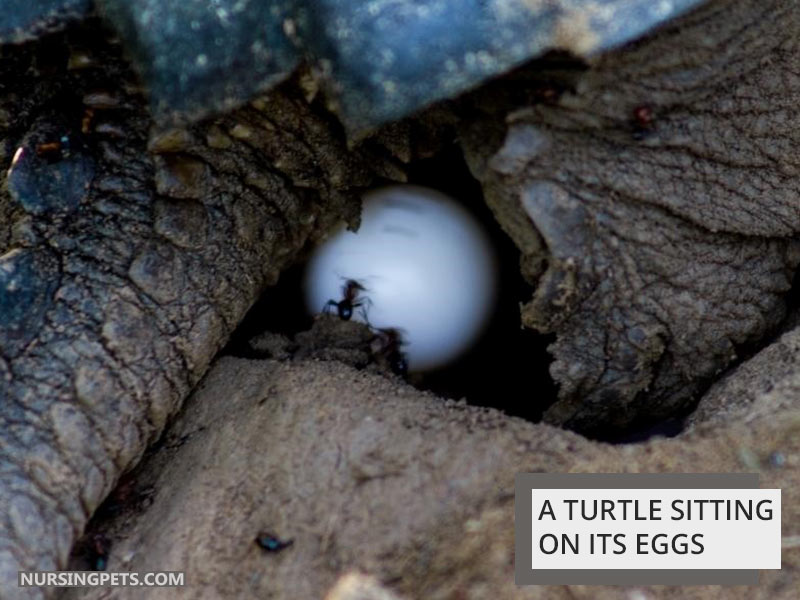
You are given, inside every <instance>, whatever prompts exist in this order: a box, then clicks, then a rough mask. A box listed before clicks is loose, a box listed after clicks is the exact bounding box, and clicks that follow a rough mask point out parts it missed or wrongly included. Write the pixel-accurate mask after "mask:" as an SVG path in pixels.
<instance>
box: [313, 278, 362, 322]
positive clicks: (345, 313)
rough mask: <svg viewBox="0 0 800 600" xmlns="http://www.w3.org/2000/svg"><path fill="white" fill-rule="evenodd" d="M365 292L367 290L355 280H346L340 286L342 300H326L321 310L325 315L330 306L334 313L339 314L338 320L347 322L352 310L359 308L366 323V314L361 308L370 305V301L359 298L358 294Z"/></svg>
mask: <svg viewBox="0 0 800 600" xmlns="http://www.w3.org/2000/svg"><path fill="white" fill-rule="evenodd" d="M366 291H367V289H366V288H365V287H364V286H363V285H361V284H360V283H358V282H357V281H356V280H355V279H348V280H347V281H345V283H344V285H343V286H342V296H343V298H342V299H341V300H339V301H338V302H337V301H336V300H328V303H327V304H326V305H325V308H323V312H325V313H327V312H328V311H329V310H330V307H331V306H335V307H336V311H337V312H338V313H339V318H340V319H342V320H343V321H349V320H350V317H352V316H353V309H354V308H357V307H359V306H361V307H362V311H363V313H364V320H365V321H366V320H367V314H366V310H365V309H364V308H363V307H364V305H367V304H370V300H369V298H359V294H360V293H361V292H366Z"/></svg>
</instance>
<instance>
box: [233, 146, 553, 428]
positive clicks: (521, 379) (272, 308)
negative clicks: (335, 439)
mask: <svg viewBox="0 0 800 600" xmlns="http://www.w3.org/2000/svg"><path fill="white" fill-rule="evenodd" d="M409 183H410V184H415V185H421V186H426V187H429V188H433V189H436V190H439V191H441V192H443V193H445V194H447V195H449V196H451V197H453V198H455V199H456V200H458V201H460V202H461V203H462V204H464V205H465V206H466V207H468V208H469V209H470V210H471V211H472V212H473V214H474V215H475V216H476V217H477V218H478V219H479V220H480V221H481V222H482V223H484V224H485V226H486V229H487V233H488V234H489V236H490V237H491V239H492V242H493V244H494V246H495V249H496V251H497V255H498V262H499V267H500V269H499V271H500V272H499V287H498V290H497V294H498V296H497V297H498V300H497V306H496V310H495V313H494V316H493V317H492V320H491V322H490V323H489V325H488V326H487V328H486V330H485V332H484V334H483V335H482V337H481V338H480V339H479V341H478V342H477V343H476V344H475V345H474V346H473V347H472V348H471V349H470V350H469V351H468V352H467V353H465V354H464V355H462V357H461V358H460V359H459V360H458V361H457V362H455V363H453V364H451V365H450V366H448V367H446V368H443V369H440V370H437V371H431V372H427V373H424V374H412V376H411V377H410V383H412V384H413V385H415V386H416V387H417V388H419V389H423V390H430V391H431V392H433V393H435V394H437V395H438V396H441V397H443V398H452V399H456V400H458V399H462V398H464V399H466V401H467V402H468V403H469V404H471V405H475V406H485V407H492V408H497V409H499V410H502V411H503V412H505V413H506V414H509V415H513V416H517V417H521V418H523V419H526V420H529V421H539V420H540V419H541V416H542V413H543V412H544V410H545V409H546V408H547V407H548V406H550V405H551V404H552V403H553V402H554V401H555V399H556V392H557V390H556V385H555V384H554V383H553V380H552V379H551V377H550V374H549V372H548V369H549V366H550V362H551V360H552V358H551V356H550V355H549V354H548V353H547V346H548V345H549V344H550V343H552V342H553V340H554V338H553V337H552V336H544V335H539V334H537V333H535V332H533V331H531V330H528V329H522V328H521V327H520V316H519V315H520V313H519V310H520V309H519V303H520V302H521V301H524V300H527V299H529V298H530V297H531V294H532V289H531V287H530V286H529V285H528V284H527V283H526V282H525V281H524V279H523V278H522V276H521V275H520V272H519V250H518V249H517V248H516V246H515V245H514V243H513V242H512V241H511V239H510V238H509V237H508V236H507V235H506V234H505V233H504V232H503V231H502V229H501V228H500V226H499V225H498V223H497V221H496V220H495V219H494V217H493V215H492V213H491V211H490V210H489V208H488V207H487V206H486V204H485V203H484V201H483V195H482V190H481V187H480V184H479V183H478V182H477V181H476V180H475V179H474V178H473V177H472V174H471V173H470V172H469V170H468V168H467V165H466V163H465V162H464V159H463V156H462V155H461V152H460V150H459V149H458V148H457V147H456V146H455V145H453V146H451V147H448V148H446V149H445V150H444V151H443V152H440V153H439V154H437V156H436V157H434V158H431V159H427V160H421V161H418V162H416V163H414V164H412V165H411V167H410V170H409ZM303 269H304V265H302V264H298V265H295V266H294V267H292V268H290V269H288V270H286V271H284V272H283V273H282V274H281V278H280V281H279V283H278V284H277V285H276V286H275V287H273V288H271V289H270V290H268V291H267V293H266V294H264V296H263V298H262V299H261V300H259V301H258V302H257V303H256V304H255V305H254V306H253V308H252V309H251V310H250V312H249V313H248V314H247V317H246V318H245V319H244V321H243V322H242V324H241V325H240V326H239V328H238V329H237V330H236V332H235V333H234V335H233V336H232V338H231V341H230V342H229V344H228V346H227V348H226V349H225V351H224V352H225V353H226V354H232V355H235V356H243V357H251V358H255V357H256V356H254V355H253V351H252V350H251V349H250V346H249V345H248V343H247V342H248V340H250V339H251V338H252V337H254V336H256V335H258V334H259V333H261V332H264V331H271V332H273V333H280V334H285V335H288V336H293V335H294V334H296V333H297V332H300V331H305V330H307V329H309V328H310V327H311V324H312V321H313V317H311V316H310V315H308V314H307V313H306V311H305V304H304V301H303V289H302V277H303ZM531 390H533V392H531Z"/></svg>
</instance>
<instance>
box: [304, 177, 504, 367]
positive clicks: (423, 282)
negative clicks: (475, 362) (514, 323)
mask: <svg viewBox="0 0 800 600" xmlns="http://www.w3.org/2000/svg"><path fill="white" fill-rule="evenodd" d="M496 277H497V273H496V264H495V256H494V250H493V248H492V247H491V245H490V243H489V240H488V238H487V236H486V234H485V233H484V231H483V229H482V228H481V226H480V225H479V224H478V222H477V221H476V220H475V219H474V218H473V217H472V215H470V214H469V213H468V212H467V211H466V210H465V209H464V208H462V207H461V206H460V205H459V204H457V203H456V202H455V201H453V200H452V199H450V198H448V197H447V196H445V195H443V194H441V193H439V192H436V191H433V190H430V189H426V188H421V187H414V186H394V187H387V188H383V189H378V190H375V191H373V192H370V193H368V194H367V195H366V196H365V197H364V206H363V211H362V214H361V226H360V227H359V229H358V231H357V232H352V231H347V230H346V229H345V228H344V227H342V229H340V230H338V231H337V232H335V233H334V234H332V235H331V236H330V237H329V238H328V239H327V240H326V241H325V242H324V243H323V244H322V245H321V246H320V247H318V248H317V249H316V251H315V252H314V254H313V256H312V258H311V260H310V261H309V264H308V267H307V270H306V281H305V296H306V304H307V307H308V310H309V311H310V312H311V313H313V314H316V313H319V312H321V311H322V310H323V309H324V308H325V306H326V304H327V303H328V301H329V300H334V301H336V302H338V301H340V300H342V298H343V295H342V287H343V286H344V285H345V283H346V282H347V281H348V280H351V279H352V280H355V281H357V282H358V283H359V284H360V285H362V286H363V287H364V290H363V291H360V292H359V296H358V299H360V300H364V299H366V301H365V302H364V304H363V305H362V307H358V308H356V309H355V310H354V311H353V319H358V320H361V321H364V315H363V313H364V312H366V316H367V320H368V322H369V324H370V325H371V326H372V327H375V328H386V327H394V328H397V329H399V330H400V331H401V333H402V335H403V341H404V342H405V345H404V346H403V348H402V349H403V351H404V352H405V353H406V355H407V358H408V367H409V370H411V371H426V370H430V369H434V368H437V367H441V366H444V365H445V364H447V363H449V362H451V361H452V360H454V359H455V358H457V357H458V356H459V355H460V354H461V353H463V352H464V351H465V350H467V349H468V348H469V347H470V345H472V344H473V343H474V342H475V341H476V339H477V338H478V337H479V335H480V334H481V332H482V330H483V329H484V327H485V325H486V323H487V321H488V318H489V317H490V315H491V312H492V309H493V305H494V300H495V286H496ZM333 312H334V314H335V313H336V311H335V309H334V311H333Z"/></svg>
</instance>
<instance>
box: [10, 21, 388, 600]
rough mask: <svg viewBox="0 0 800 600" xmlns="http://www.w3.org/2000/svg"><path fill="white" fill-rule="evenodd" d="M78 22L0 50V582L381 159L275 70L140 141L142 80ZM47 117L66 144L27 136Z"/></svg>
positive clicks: (53, 135) (58, 548)
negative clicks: (244, 97) (187, 122)
mask: <svg viewBox="0 0 800 600" xmlns="http://www.w3.org/2000/svg"><path fill="white" fill-rule="evenodd" d="M97 32H98V27H97V24H96V23H87V24H85V25H84V28H83V29H82V30H79V31H71V32H68V33H67V34H66V35H61V34H59V35H56V36H53V37H52V38H49V39H46V40H39V41H37V42H35V43H30V44H27V45H23V46H19V47H12V48H8V49H7V52H6V54H5V56H4V57H3V60H2V62H0V69H4V71H3V72H2V74H1V75H0V82H1V83H0V116H2V117H3V118H2V119H0V142H2V144H1V145H0V150H1V151H0V158H2V162H3V165H4V167H3V178H4V181H3V187H2V196H0V207H2V208H0V216H1V217H3V221H2V228H0V243H2V247H0V314H2V320H0V506H2V507H3V510H2V511H0V587H1V588H2V590H3V592H2V597H3V598H7V597H14V596H16V595H20V596H24V597H35V596H38V595H39V594H40V593H41V592H40V591H39V590H30V589H28V590H25V591H26V592H27V593H26V594H23V593H22V592H23V590H20V589H19V588H16V578H17V570H20V569H23V570H52V569H56V568H59V567H63V566H64V565H65V563H66V559H67V556H68V553H69V551H70V548H71V546H72V543H73V542H74V540H75V538H76V536H77V535H79V534H80V533H81V531H82V529H83V527H84V525H85V523H86V522H87V520H88V518H89V516H90V515H91V514H92V512H93V511H94V509H95V508H96V507H97V506H98V504H99V503H100V502H101V501H102V500H103V498H104V497H105V496H106V495H107V493H108V492H109V491H110V490H111V489H112V487H113V486H114V484H115V482H116V480H117V478H118V477H119V476H120V474H121V473H123V472H124V471H125V470H126V469H129V468H131V467H132V465H134V464H135V463H136V462H137V461H138V459H139V458H140V457H141V455H142V453H143V452H144V450H145V448H146V446H147V444H148V443H149V442H152V441H153V440H154V439H155V438H156V437H157V436H158V435H159V433H160V432H161V430H162V428H163V426H164V424H165V421H166V420H167V418H168V417H169V416H170V415H171V414H173V413H174V412H175V411H176V409H177V408H178V407H179V405H180V402H181V401H182V400H183V398H184V397H185V396H186V395H187V394H188V392H189V391H190V390H191V389H192V387H193V386H194V385H195V384H196V383H197V381H198V380H199V379H200V377H201V376H202V375H203V373H204V372H205V370H206V368H207V366H208V364H209V362H210V360H211V359H212V357H213V356H214V354H215V353H216V352H217V351H218V350H219V349H220V347H221V346H222V345H223V344H224V343H225V341H226V339H227V337H228V335H229V334H230V333H231V331H232V330H233V329H234V327H236V325H237V324H238V323H239V321H240V320H241V318H242V317H243V315H244V313H245V312H246V311H247V309H248V308H249V307H250V306H251V304H252V303H253V302H254V300H255V299H256V298H257V297H258V296H259V295H260V293H261V292H262V291H263V290H264V289H265V287H266V286H267V285H269V284H272V283H274V282H275V281H276V280H277V277H278V274H279V272H280V270H281V269H282V268H283V267H284V266H286V265H287V263H288V262H289V261H290V260H291V259H292V258H293V257H294V256H295V254H296V253H297V251H298V249H300V248H301V247H302V246H303V245H304V244H305V243H306V242H307V241H308V240H309V239H310V238H311V237H312V236H314V235H315V234H318V233H319V232H320V231H324V230H326V229H328V228H330V227H331V226H332V224H333V223H334V222H335V221H337V220H338V219H340V218H342V217H347V218H349V219H352V217H353V215H355V214H357V210H358V203H357V198H358V195H359V190H360V188H363V187H365V186H367V185H368V184H369V183H370V181H371V177H372V176H371V171H370V169H368V168H367V167H366V166H365V164H366V163H367V162H369V164H370V165H371V167H379V166H380V161H378V160H374V159H370V160H369V161H367V160H366V159H365V158H364V157H362V156H361V155H359V154H358V153H356V152H351V151H349V150H348V149H347V147H346V144H345V140H344V137H343V135H342V134H341V133H339V132H340V131H341V130H340V129H336V128H333V127H331V126H330V120H329V119H330V117H329V116H326V115H325V114H324V111H322V110H321V109H320V108H319V107H318V106H317V105H316V104H309V103H308V102H306V100H305V99H304V98H303V95H302V94H301V93H300V92H299V91H298V89H297V86H295V85H294V84H292V83H290V84H287V85H286V86H284V87H283V88H282V89H281V90H277V91H274V92H273V93H271V94H270V95H268V96H265V97H263V98H260V99H257V100H255V101H253V102H252V103H251V105H250V106H248V107H246V108H243V109H241V110H239V111H237V112H235V113H232V114H229V115H227V116H225V117H221V118H219V119H217V120H215V121H213V122H209V123H205V124H201V125H198V126H195V127H192V128H190V129H186V130H173V131H170V132H167V133H165V134H162V135H156V136H154V137H152V139H150V141H149V142H148V136H149V133H150V127H151V122H150V119H149V117H148V113H147V111H146V108H145V101H144V98H143V96H142V95H141V94H140V93H139V92H138V87H137V84H136V81H135V79H134V78H133V77H132V75H131V73H130V72H129V71H128V70H127V66H126V64H125V62H123V61H122V60H121V58H120V56H119V55H120V49H119V48H118V47H115V46H112V45H109V44H107V43H105V42H104V41H103V39H102V36H100V35H99V34H98V33H97ZM76 40H79V41H80V46H78V45H76V43H75V42H76ZM4 51H5V50H4ZM70 56H71V60H69V66H70V68H67V64H68V57H70ZM86 104H89V105H93V106H95V109H94V114H93V115H89V114H87V113H85V108H86ZM82 128H83V129H85V130H86V133H85V134H84V133H81V129H82ZM65 134H69V136H70V138H69V149H68V151H67V149H66V148H62V150H61V151H58V150H50V151H44V152H43V155H42V156H39V155H38V154H37V148H38V149H39V150H40V151H42V150H43V148H47V146H42V145H43V144H50V143H51V142H53V141H56V140H59V139H60V137H61V136H62V135H65ZM148 143H149V150H148ZM17 148H22V149H23V150H22V152H21V153H18V152H17V151H16V149H17ZM14 154H16V160H15V162H14V163H13V166H12V167H11V169H10V171H9V174H8V176H7V177H6V176H5V172H6V168H7V167H8V165H9V163H10V162H11V160H12V156H13V155H14Z"/></svg>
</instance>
